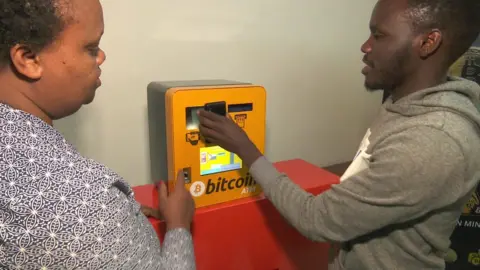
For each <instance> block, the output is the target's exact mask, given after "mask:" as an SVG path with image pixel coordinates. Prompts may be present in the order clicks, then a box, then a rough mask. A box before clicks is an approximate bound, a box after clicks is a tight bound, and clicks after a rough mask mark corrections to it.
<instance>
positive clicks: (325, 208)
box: [250, 126, 466, 242]
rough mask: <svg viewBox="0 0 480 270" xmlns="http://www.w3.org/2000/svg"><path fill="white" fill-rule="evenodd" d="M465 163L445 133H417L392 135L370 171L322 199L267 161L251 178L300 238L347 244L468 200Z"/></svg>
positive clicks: (380, 146)
mask: <svg viewBox="0 0 480 270" xmlns="http://www.w3.org/2000/svg"><path fill="white" fill-rule="evenodd" d="M465 164H466V163H465V162H464V157H463V154H462V151H461V149H460V147H459V146H458V144H457V143H456V142H455V141H454V140H453V139H452V138H451V137H450V136H448V135H447V134H446V133H444V132H443V131H441V130H438V129H434V128H430V127H426V126H423V127H414V128H410V129H409V130H404V131H402V132H400V133H397V134H393V135H390V136H389V137H387V138H385V139H384V140H383V141H381V142H380V143H378V144H377V145H376V147H375V149H374V150H373V152H372V156H371V161H370V165H369V168H368V169H366V170H363V171H361V172H360V173H358V174H355V175H353V176H351V177H349V178H348V179H346V180H345V181H343V182H341V183H340V184H338V185H334V186H332V188H331V189H330V190H328V191H326V192H323V193H321V194H320V195H318V196H313V195H312V194H310V193H307V192H306V191H304V190H303V189H301V188H300V187H298V186H297V185H296V184H295V183H293V182H292V181H291V180H290V179H289V178H288V177H287V176H286V175H284V174H281V173H279V172H278V171H277V170H276V169H275V168H274V166H273V165H272V164H271V163H270V162H268V161H267V159H266V158H265V157H261V158H259V159H258V160H257V161H255V163H254V164H252V166H251V168H250V173H251V174H252V176H253V177H254V178H255V180H256V181H257V182H258V183H259V184H260V185H261V186H262V187H263V189H264V193H265V195H266V197H267V198H269V200H270V201H271V202H272V203H273V205H274V206H275V207H276V208H277V210H278V211H279V212H280V213H281V214H282V215H283V217H284V218H285V219H286V220H287V221H288V222H289V223H290V224H291V225H292V226H294V227H295V228H296V229H297V230H298V231H299V232H300V233H301V234H303V235H304V236H306V237H307V238H309V239H311V240H314V241H331V242H346V241H349V240H352V239H355V238H356V237H359V236H361V235H365V234H368V233H370V232H372V231H375V230H378V229H381V228H382V227H384V226H386V225H390V224H394V223H401V222H405V221H408V220H413V219H415V218H418V217H420V216H422V215H425V214H426V213H428V212H430V211H432V210H434V209H438V208H441V207H443V206H445V205H448V204H450V203H452V202H454V201H456V200H457V199H458V198H459V197H460V196H462V195H464V194H463V192H464V188H463V186H464V183H463V182H462V179H463V173H464V170H465V166H466V165H465Z"/></svg>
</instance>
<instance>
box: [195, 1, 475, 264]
mask: <svg viewBox="0 0 480 270" xmlns="http://www.w3.org/2000/svg"><path fill="white" fill-rule="evenodd" d="M479 11H480V2H479V1H478V0H463V1H449V0H380V1H378V2H377V4H376V6H375V8H374V10H373V13H372V17H371V21H370V29H371V35H370V37H369V38H368V40H367V41H366V42H365V44H363V46H362V52H363V53H364V54H365V57H364V62H365V64H366V67H365V68H364V69H363V71H362V72H363V74H364V75H365V86H366V88H368V89H370V90H377V89H383V90H385V91H388V92H390V93H391V97H390V99H389V100H387V102H386V103H385V104H384V106H383V107H382V110H381V111H380V114H379V116H378V118H377V119H376V121H375V122H374V123H373V124H372V125H371V127H370V129H369V130H368V132H367V134H366V136H365V139H364V140H363V142H362V143H361V146H360V149H359V152H358V153H357V155H356V158H355V160H354V161H353V163H352V165H351V167H350V168H349V169H348V170H347V172H346V174H345V175H344V176H343V177H342V182H341V183H340V184H338V185H334V186H332V188H331V189H330V190H329V191H327V192H324V193H322V194H320V195H318V196H312V195H311V194H308V193H307V192H305V191H303V190H301V189H300V188H299V187H298V186H296V185H295V184H294V183H292V182H291V181H290V179H289V178H288V177H287V176H286V175H283V174H281V173H279V172H278V171H277V170H276V169H275V168H274V167H273V166H272V164H271V163H270V162H268V161H267V159H266V158H265V157H263V156H262V155H261V153H260V152H259V151H258V149H257V148H256V147H255V145H253V144H252V143H251V141H250V140H249V139H248V137H247V135H246V134H245V133H244V132H243V130H242V129H241V128H239V127H238V126H237V125H235V123H234V122H233V121H231V120H230V119H228V118H226V117H223V116H219V115H215V114H212V113H210V112H205V111H202V112H200V113H199V116H200V118H199V120H200V122H201V126H200V131H201V132H202V134H203V136H204V137H205V138H206V139H209V140H210V141H212V142H214V143H217V144H218V145H219V146H221V147H223V148H225V149H227V150H230V151H233V152H235V153H237V154H238V155H239V156H240V157H241V158H242V159H243V161H244V163H245V164H246V165H247V166H248V167H249V169H250V173H251V174H252V175H253V177H254V178H255V180H256V181H257V182H258V183H259V184H260V185H261V186H262V187H263V189H264V191H265V195H266V196H267V198H269V200H271V202H272V203H273V204H274V205H275V207H276V208H277V209H278V211H279V212H280V213H281V214H282V215H283V216H284V217H285V218H286V219H287V220H288V221H289V222H290V223H291V224H292V226H294V227H295V228H296V229H297V230H298V231H299V232H301V233H302V234H303V235H305V236H306V237H308V238H310V239H312V240H315V241H330V242H340V243H342V249H341V251H340V253H339V255H338V257H337V258H336V260H335V262H334V263H333V264H332V265H331V268H332V269H355V270H362V269H410V270H411V269H444V267H445V261H444V258H443V256H444V252H446V251H447V250H448V247H449V243H450V241H449V237H450V235H451V233H452V231H453V229H454V227H455V224H456V220H457V219H458V218H459V216H460V213H461V211H462V207H463V205H464V204H465V202H467V200H468V199H469V198H470V196H471V195H472V192H473V190H474V188H475V187H476V186H477V184H478V182H479V180H480V113H479V112H478V111H477V109H476V108H475V106H476V105H478V104H479V96H480V87H479V86H478V85H477V84H475V83H473V82H470V81H466V80H463V79H460V78H452V77H447V75H446V74H447V71H448V68H449V66H450V65H451V64H452V63H453V62H454V61H455V60H456V59H457V58H459V57H460V56H461V55H462V54H463V53H464V52H465V51H466V50H467V49H468V47H469V46H470V45H471V44H472V43H473V41H474V40H475V38H476V37H477V36H478V33H479V27H478V26H479V25H480V12H479Z"/></svg>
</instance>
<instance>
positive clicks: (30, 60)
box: [10, 44, 43, 80]
mask: <svg viewBox="0 0 480 270" xmlns="http://www.w3.org/2000/svg"><path fill="white" fill-rule="evenodd" d="M10 59H11V62H12V68H14V69H15V71H16V72H17V73H18V74H20V75H22V76H25V77H26V78H28V79H30V80H38V79H40V78H41V77H42V73H43V68H42V66H41V65H40V58H39V56H38V54H37V53H36V52H35V51H34V50H32V48H31V47H29V46H27V45H23V44H17V45H15V46H13V47H12V48H11V49H10Z"/></svg>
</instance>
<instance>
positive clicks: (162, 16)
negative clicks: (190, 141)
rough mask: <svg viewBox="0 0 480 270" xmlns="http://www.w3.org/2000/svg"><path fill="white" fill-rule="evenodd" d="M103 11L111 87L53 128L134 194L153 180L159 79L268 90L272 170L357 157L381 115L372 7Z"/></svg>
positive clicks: (293, 1) (116, 4)
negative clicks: (366, 63)
mask: <svg viewBox="0 0 480 270" xmlns="http://www.w3.org/2000/svg"><path fill="white" fill-rule="evenodd" d="M102 3H103V6H104V13H105V23H106V29H105V31H106V32H105V35H104V39H103V41H102V43H101V46H102V47H103V49H104V50H105V51H106V53H107V61H106V62H105V64H104V66H103V75H102V80H103V86H102V87H101V88H100V89H98V91H97V96H96V99H95V101H94V102H93V103H92V104H91V105H88V106H85V107H84V108H83V109H82V110H80V111H79V112H78V113H77V114H75V115H73V116H71V117H69V118H66V119H63V120H61V121H57V122H56V123H55V125H56V127H57V128H58V129H60V130H61V131H62V132H63V133H64V134H65V135H66V137H67V139H69V140H70V141H71V142H72V143H73V144H75V145H76V146H77V147H78V149H79V150H80V151H81V152H82V153H83V154H85V155H86V156H89V157H92V158H94V159H97V160H98V161H100V162H103V163H104V164H106V165H108V166H110V167H111V168H112V169H114V170H116V171H117V172H118V173H120V174H121V175H122V176H124V177H125V178H126V179H127V181H128V182H129V183H131V184H132V185H141V184H146V183H149V182H151V179H150V175H149V174H150V173H149V172H150V165H149V161H148V158H149V152H148V151H149V150H148V147H149V146H148V137H147V136H148V132H147V131H148V127H147V125H146V122H147V120H146V117H147V114H146V86H147V84H148V83H149V82H150V81H153V80H177V79H184V80H188V79H217V78H220V79H229V80H240V81H248V82H252V83H256V84H262V85H264V86H265V87H266V88H267V93H268V103H267V107H268V109H267V123H268V124H267V128H268V133H267V138H266V139H267V155H268V157H269V158H270V159H271V160H273V161H278V160H284V159H291V158H303V159H305V160H307V161H310V162H312V163H314V164H317V165H321V166H325V165H330V164H333V163H336V162H341V161H346V160H349V159H351V158H352V155H354V152H355V150H356V147H357V144H358V143H359V140H360V139H361V138H362V136H363V133H364V131H365V129H366V128H367V126H368V124H369V122H370V121H371V120H372V117H374V115H375V113H376V111H377V109H378V107H379V105H380V102H381V93H376V94H370V93H367V92H366V91H365V90H364V89H363V76H362V75H361V73H360V70H361V68H362V66H363V65H362V62H361V58H362V54H361V52H360V46H361V44H362V42H363V41H364V40H365V39H366V38H367V37H368V33H369V31H368V20H369V17H370V13H371V9H372V7H373V5H374V3H375V1H373V0H360V1H352V0H335V1H333V0H328V1H326V0H316V1H313V0H312V1H310V0H242V1H232V0H230V1H229V0H203V1H192V0H190V1H165V0H142V1H131V0H103V1H102ZM334 124H335V125H338V126H337V127H333V125H334Z"/></svg>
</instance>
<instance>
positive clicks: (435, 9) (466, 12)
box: [407, 0, 480, 65]
mask: <svg viewBox="0 0 480 270" xmlns="http://www.w3.org/2000/svg"><path fill="white" fill-rule="evenodd" d="M407 1H408V8H407V16H408V17H409V18H410V19H411V21H412V27H413V29H414V31H415V32H418V33H420V32H423V31H429V30H431V29H435V28H436V29H439V30H440V31H442V32H443V33H444V42H445V45H447V46H448V47H449V48H448V55H446V57H447V59H446V60H447V64H449V65H450V64H452V63H453V62H455V61H456V60H457V59H458V58H459V57H461V56H462V55H463V54H464V53H465V52H466V51H467V50H468V49H469V47H470V46H471V45H472V44H473V42H474V41H475V39H476V38H477V37H478V35H479V32H480V0H407Z"/></svg>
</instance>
